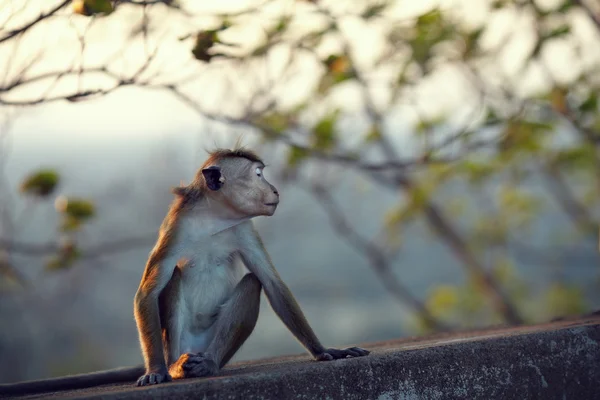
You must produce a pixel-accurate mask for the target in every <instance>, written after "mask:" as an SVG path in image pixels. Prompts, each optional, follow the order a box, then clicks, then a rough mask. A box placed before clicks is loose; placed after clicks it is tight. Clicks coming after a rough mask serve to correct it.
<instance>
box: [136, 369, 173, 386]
mask: <svg viewBox="0 0 600 400" xmlns="http://www.w3.org/2000/svg"><path fill="white" fill-rule="evenodd" d="M171 380H172V378H171V375H169V373H168V372H167V371H162V372H160V371H159V372H152V371H147V372H146V374H145V375H142V376H140V378H139V379H138V381H137V385H138V386H146V385H156V384H158V383H162V382H170V381H171Z"/></svg>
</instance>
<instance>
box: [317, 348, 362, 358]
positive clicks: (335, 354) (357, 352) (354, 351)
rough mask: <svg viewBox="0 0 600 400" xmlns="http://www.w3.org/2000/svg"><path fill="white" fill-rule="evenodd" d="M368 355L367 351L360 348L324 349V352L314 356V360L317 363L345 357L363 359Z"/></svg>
mask: <svg viewBox="0 0 600 400" xmlns="http://www.w3.org/2000/svg"><path fill="white" fill-rule="evenodd" d="M369 353H370V352H369V350H365V349H361V348H360V347H349V348H347V349H344V350H339V349H325V351H323V352H322V353H321V354H318V355H317V356H316V359H317V361H330V360H337V359H340V358H346V357H351V358H352V357H363V356H366V355H367V354H369Z"/></svg>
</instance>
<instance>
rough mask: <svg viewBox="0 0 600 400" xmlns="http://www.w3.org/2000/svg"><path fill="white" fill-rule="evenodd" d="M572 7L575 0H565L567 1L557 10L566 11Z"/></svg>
mask: <svg viewBox="0 0 600 400" xmlns="http://www.w3.org/2000/svg"><path fill="white" fill-rule="evenodd" d="M571 7H573V0H565V2H564V3H562V4H561V6H560V7H558V9H557V10H556V11H558V12H559V13H566V12H567V11H569V10H570V9H571Z"/></svg>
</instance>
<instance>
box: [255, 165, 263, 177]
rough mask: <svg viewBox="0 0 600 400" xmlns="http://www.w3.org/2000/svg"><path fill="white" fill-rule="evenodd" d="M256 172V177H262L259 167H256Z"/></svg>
mask: <svg viewBox="0 0 600 400" xmlns="http://www.w3.org/2000/svg"><path fill="white" fill-rule="evenodd" d="M255 172H256V176H262V171H261V169H260V168H259V167H256V170H255Z"/></svg>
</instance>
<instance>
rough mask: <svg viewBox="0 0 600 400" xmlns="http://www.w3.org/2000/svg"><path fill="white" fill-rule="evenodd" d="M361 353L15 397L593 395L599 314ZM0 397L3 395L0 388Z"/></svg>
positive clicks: (598, 377)
mask: <svg viewBox="0 0 600 400" xmlns="http://www.w3.org/2000/svg"><path fill="white" fill-rule="evenodd" d="M364 347H365V348H368V349H370V350H372V353H371V354H370V355H369V356H367V357H362V358H357V359H346V360H336V361H329V362H316V361H312V360H310V359H309V357H308V356H305V355H299V356H290V357H281V358H272V359H264V360H257V361H252V362H244V363H237V364H233V365H231V366H230V367H228V368H226V369H225V370H223V371H222V374H221V375H220V376H217V377H212V378H203V379H202V378H201V379H189V380H184V381H177V382H172V383H168V384H162V385H157V386H152V387H144V388H137V387H134V386H133V382H132V383H126V384H117V385H103V386H98V387H94V388H87V389H79V390H65V391H61V392H56V393H44V394H37V395H29V396H21V397H19V398H21V399H37V398H60V399H79V398H81V399H83V398H86V399H149V398H160V399H381V400H387V399H544V400H546V399H576V400H582V399H600V317H598V316H595V317H589V318H581V319H575V320H568V321H558V322H554V323H549V324H544V325H536V326H523V327H515V328H497V329H488V330H483V331H473V332H458V333H452V334H445V335H435V336H430V337H421V338H409V339H403V340H396V341H389V342H380V343H373V344H370V345H369V344H367V345H364ZM0 397H1V393H0Z"/></svg>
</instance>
